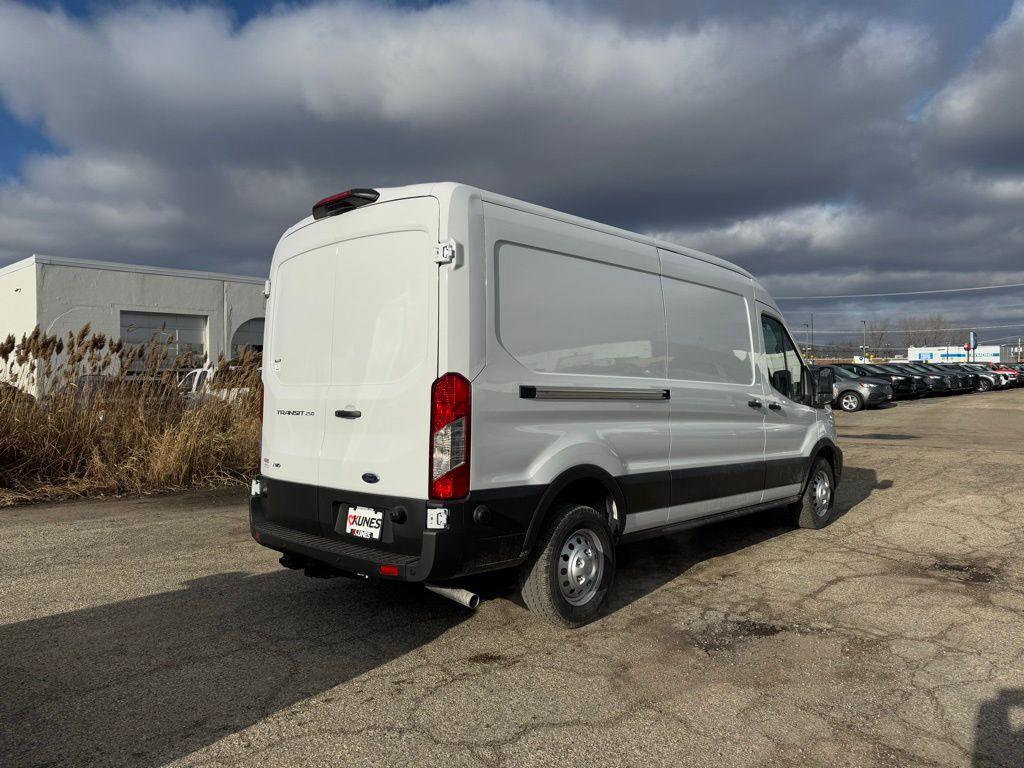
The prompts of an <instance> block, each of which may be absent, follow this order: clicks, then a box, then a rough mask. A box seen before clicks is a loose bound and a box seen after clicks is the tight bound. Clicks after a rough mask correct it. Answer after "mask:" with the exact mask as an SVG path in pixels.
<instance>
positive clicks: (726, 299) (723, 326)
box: [663, 277, 754, 385]
mask: <svg viewBox="0 0 1024 768" xmlns="http://www.w3.org/2000/svg"><path fill="white" fill-rule="evenodd" d="M663 283H664V286H665V310H666V313H667V316H668V376H669V378H670V379H682V380H685V381H706V382H721V383H728V384H746V385H749V384H752V383H753V381H754V361H753V343H752V341H751V335H750V316H749V315H748V314H747V302H746V300H745V299H744V298H743V297H742V296H740V295H739V294H736V293H732V292H730V291H723V290H721V289H718V288H712V287H710V286H706V285H700V284H698V283H691V282H687V281H684V280H675V279H673V278H669V277H666V278H665V279H664V280H663Z"/></svg>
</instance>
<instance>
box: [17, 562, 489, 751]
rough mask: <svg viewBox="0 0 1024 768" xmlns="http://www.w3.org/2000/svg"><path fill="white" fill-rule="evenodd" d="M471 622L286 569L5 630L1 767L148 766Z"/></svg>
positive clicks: (413, 601)
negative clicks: (459, 625)
mask: <svg viewBox="0 0 1024 768" xmlns="http://www.w3.org/2000/svg"><path fill="white" fill-rule="evenodd" d="M339 582H341V583H339ZM381 586H384V588H381ZM469 615H470V614H469V613H468V612H467V611H465V610H464V609H462V608H461V607H459V606H456V605H454V604H451V603H448V602H447V601H445V600H443V599H441V598H438V597H436V596H434V595H430V594H429V593H427V592H426V591H425V590H408V589H406V590H400V589H389V588H387V585H376V584H361V583H355V582H348V581H346V580H343V579H342V580H333V581H330V582H327V583H323V582H317V581H313V580H310V579H307V578H305V577H304V576H302V575H301V574H297V573H294V572H290V571H284V570H281V571H275V572H272V573H266V574H261V575H256V576H249V575H246V574H243V573H222V574H218V575H214V576H208V577H205V578H202V579H198V580H196V581H193V582H189V583H187V584H186V585H184V586H183V588H181V589H178V590H175V591H172V592H165V593H162V594H156V595H148V596H146V597H140V598H137V599H132V600H126V601H124V602H120V603H113V604H110V605H102V606H97V607H94V608H86V609H83V610H80V611H74V612H70V613H64V614H61V615H58V616H50V617H46V618H42V619H36V620H31V621H25V622H21V623H18V624H11V625H8V626H4V627H0V649H2V653H0V678H2V680H3V684H2V689H0V690H2V693H0V764H2V765H3V766H5V768H15V766H28V765H57V764H59V765H69V766H85V765H89V766H93V765H112V766H115V765H116V766H129V765H130V766H139V767H142V768H150V767H152V768H155V766H160V765H163V764H165V763H167V762H168V761H170V760H173V759H175V758H178V757H181V756H183V755H186V754H189V753H191V752H193V751H195V750H197V749H199V748H201V747H204V746H206V745H208V744H211V743H212V742H214V741H216V740H217V739H219V738H221V737H223V736H225V735H228V734H231V733H234V732H237V731H239V730H241V729H243V728H246V727H247V726H249V725H251V724H253V723H255V722H257V721H259V720H261V719H262V718H264V717H267V716H268V715H270V714H272V713H274V712H277V711H279V710H282V709H284V708H286V707H288V706H289V705H291V704H293V703H295V702H297V701H300V700H302V699H306V698H309V697H311V696H314V695H316V694H319V693H321V692H324V691H326V690H328V689H330V688H333V687H334V686H336V685H339V684H340V683H344V682H345V681H347V680H350V679H352V678H354V677H356V676H358V675H361V674H363V673H365V672H368V671H370V670H372V669H374V668H376V667H379V666H381V665H383V664H385V663H387V662H388V661H390V660H392V659H395V658H397V657H400V656H402V655H403V654H406V653H409V652H410V651H413V650H415V649H416V648H419V647H421V646H423V645H425V644H427V643H429V642H431V641H432V640H434V639H435V638H437V637H438V636H439V635H441V634H443V633H444V632H445V631H446V630H448V629H450V628H451V627H453V626H455V625H456V624H458V623H459V622H460V621H463V620H464V619H466V618H467V617H468V616H469ZM396 630H399V631H396Z"/></svg>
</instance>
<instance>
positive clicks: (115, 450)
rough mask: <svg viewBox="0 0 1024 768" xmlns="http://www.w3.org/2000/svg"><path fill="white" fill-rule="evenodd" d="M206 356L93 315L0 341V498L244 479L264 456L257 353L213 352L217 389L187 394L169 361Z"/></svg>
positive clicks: (179, 365) (176, 363)
mask: <svg viewBox="0 0 1024 768" xmlns="http://www.w3.org/2000/svg"><path fill="white" fill-rule="evenodd" d="M201 364H202V361H193V360H191V359H189V358H188V357H184V358H179V359H176V360H170V359H169V356H168V348H167V347H166V346H162V345H160V344H158V343H157V342H155V341H154V342H153V343H152V344H150V345H149V346H148V347H128V346H126V345H122V344H121V343H120V342H118V341H108V340H107V339H106V338H104V336H103V335H102V334H94V333H91V332H90V329H89V327H88V326H86V327H85V328H83V329H81V330H80V331H79V332H78V333H77V334H69V335H68V336H67V337H65V338H57V337H53V336H47V335H45V334H42V333H40V332H39V330H38V329H36V330H35V331H34V332H33V333H32V334H30V335H26V336H24V337H22V339H21V340H15V339H14V337H12V336H8V337H7V339H6V340H0V381H3V380H6V381H7V382H10V383H0V506H8V505H11V504H17V503H23V502H29V501H41V500H47V499H61V498H69V497H80V496H99V495H107V494H142V493H153V492H160V491H170V490H177V489H183V488H193V487H209V486H216V485H223V484H228V483H238V482H244V481H245V480H246V478H247V477H248V476H249V475H251V474H253V473H254V472H255V471H256V470H257V468H258V464H259V434H260V423H259V376H260V374H259V356H258V355H255V354H249V353H245V354H243V356H242V358H241V359H240V360H239V361H237V363H236V364H232V365H230V366H229V365H227V364H226V363H225V362H224V361H219V365H218V366H217V372H216V374H215V376H214V378H213V381H214V383H215V388H213V389H211V391H210V392H209V393H207V394H206V395H205V396H201V397H198V398H189V397H186V396H185V395H184V394H183V393H182V392H181V391H180V390H179V388H178V375H177V374H176V373H175V372H174V371H178V370H182V369H187V368H189V367H199V366H200V365H201ZM168 366H170V369H171V370H168ZM26 390H27V391H30V392H35V393H37V395H38V396H32V395H29V394H26Z"/></svg>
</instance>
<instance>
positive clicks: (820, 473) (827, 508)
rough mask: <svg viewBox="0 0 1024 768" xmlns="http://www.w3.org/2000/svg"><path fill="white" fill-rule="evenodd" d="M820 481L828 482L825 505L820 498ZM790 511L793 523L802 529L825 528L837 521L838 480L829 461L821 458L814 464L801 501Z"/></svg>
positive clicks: (792, 506)
mask: <svg viewBox="0 0 1024 768" xmlns="http://www.w3.org/2000/svg"><path fill="white" fill-rule="evenodd" d="M820 479H823V480H824V481H826V482H827V488H828V498H827V503H825V504H824V505H822V503H821V498H820V496H819V493H820V490H819V481H820ZM789 511H790V513H791V514H792V515H793V523H794V524H795V525H797V526H798V527H800V528H824V527H825V526H826V525H829V524H830V523H831V522H832V521H833V520H835V519H836V478H835V473H834V472H833V471H832V465H831V464H829V462H828V459H824V458H819V459H817V460H816V461H815V462H814V466H813V467H812V468H811V474H810V477H809V478H808V479H807V485H806V486H805V487H804V493H803V495H802V496H801V497H800V501H798V502H796V503H795V504H792V505H790V507H789Z"/></svg>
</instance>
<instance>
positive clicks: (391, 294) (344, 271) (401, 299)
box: [271, 231, 437, 384]
mask: <svg viewBox="0 0 1024 768" xmlns="http://www.w3.org/2000/svg"><path fill="white" fill-rule="evenodd" d="M429 239H430V238H429V237H428V236H427V234H426V233H425V232H419V231H408V232H389V233H384V234H379V235H371V236H368V237H361V238H356V239H353V240H346V241H344V242H342V243H338V244H335V245H329V246H324V247H323V248H318V249H316V250H313V251H309V252H307V253H303V254H301V255H299V256H295V257H293V258H291V259H288V260H287V261H285V262H284V263H283V264H282V265H281V267H280V268H279V270H278V274H277V277H276V279H275V281H274V285H273V292H272V301H274V302H275V307H274V310H273V317H274V335H273V351H272V353H271V358H272V362H271V364H272V365H273V367H274V370H275V372H276V373H277V375H278V377H279V378H280V380H281V381H282V382H284V383H285V384H382V383H389V382H394V381H398V380H399V379H401V378H403V377H404V376H406V375H407V374H409V373H410V372H411V371H413V370H415V369H417V368H418V367H419V366H420V365H421V364H422V363H423V361H424V358H425V357H426V355H427V353H428V351H429V343H428V334H429V333H430V331H431V329H432V328H433V327H435V323H434V322H432V318H431V317H430V312H431V302H430V292H431V290H436V288H432V286H433V285H434V283H433V282H432V281H431V270H434V272H436V271H437V265H436V264H435V263H434V262H433V259H432V258H431V248H430V243H429ZM434 311H435V312H436V310H434Z"/></svg>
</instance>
